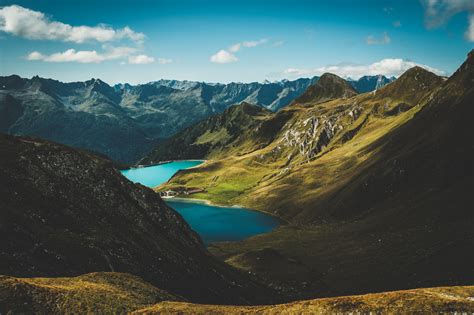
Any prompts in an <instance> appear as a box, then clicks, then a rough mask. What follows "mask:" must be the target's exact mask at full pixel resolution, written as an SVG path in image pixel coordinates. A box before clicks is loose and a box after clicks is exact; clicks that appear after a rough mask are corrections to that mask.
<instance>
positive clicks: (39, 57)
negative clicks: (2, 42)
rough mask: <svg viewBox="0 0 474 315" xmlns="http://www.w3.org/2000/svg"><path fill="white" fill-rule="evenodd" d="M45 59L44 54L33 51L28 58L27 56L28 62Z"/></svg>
mask: <svg viewBox="0 0 474 315" xmlns="http://www.w3.org/2000/svg"><path fill="white" fill-rule="evenodd" d="M44 58H45V56H44V55H43V54H42V53H40V52H37V51H33V52H32V53H30V54H29V55H28V56H26V59H28V60H42V59H44Z"/></svg>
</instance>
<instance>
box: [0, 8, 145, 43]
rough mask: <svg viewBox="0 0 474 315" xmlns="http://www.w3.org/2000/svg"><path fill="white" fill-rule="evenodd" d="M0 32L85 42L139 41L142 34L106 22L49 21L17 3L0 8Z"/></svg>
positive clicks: (40, 14)
mask: <svg viewBox="0 0 474 315" xmlns="http://www.w3.org/2000/svg"><path fill="white" fill-rule="evenodd" d="M0 31H2V32H5V33H8V34H11V35H14V36H19V37H24V38H27V39H37V40H57V41H64V42H74V43H84V42H88V41H97V42H101V43H103V42H111V41H118V40H122V39H129V40H132V41H134V42H137V43H139V42H142V41H143V40H144V39H145V34H143V33H140V32H135V31H133V30H132V29H131V28H129V27H128V26H126V27H124V28H121V29H113V28H111V27H109V26H106V25H97V26H72V25H69V24H65V23H62V22H57V21H52V20H50V19H49V18H48V17H47V16H46V15H45V14H44V13H42V12H38V11H33V10H30V9H27V8H24V7H21V6H19V5H11V6H6V7H3V8H1V9H0Z"/></svg>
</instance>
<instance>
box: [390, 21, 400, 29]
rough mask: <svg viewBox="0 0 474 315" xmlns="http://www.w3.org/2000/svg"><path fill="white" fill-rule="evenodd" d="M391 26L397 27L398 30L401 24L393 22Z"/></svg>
mask: <svg viewBox="0 0 474 315" xmlns="http://www.w3.org/2000/svg"><path fill="white" fill-rule="evenodd" d="M392 25H393V27H397V28H398V27H401V26H402V22H400V21H393V23H392Z"/></svg>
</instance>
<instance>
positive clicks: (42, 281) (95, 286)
mask: <svg viewBox="0 0 474 315" xmlns="http://www.w3.org/2000/svg"><path fill="white" fill-rule="evenodd" d="M178 299H179V300H182V298H181V299H180V298H179V297H176V296H173V295H171V294H169V293H167V292H165V291H163V290H160V289H158V288H156V287H154V286H152V285H151V284H148V283H147V282H145V281H143V280H142V279H141V278H139V277H136V276H132V275H130V274H126V273H113V272H100V273H90V274H86V275H82V276H79V277H74V278H14V277H7V276H0V313H1V314H10V313H9V312H11V313H13V314H32V313H35V314H65V313H68V314H86V313H91V314H92V313H94V314H124V313H127V312H130V311H132V310H136V309H138V308H143V307H145V306H148V305H151V304H154V303H157V302H159V301H174V300H178Z"/></svg>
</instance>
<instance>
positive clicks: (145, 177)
mask: <svg viewBox="0 0 474 315" xmlns="http://www.w3.org/2000/svg"><path fill="white" fill-rule="evenodd" d="M202 163H203V161H199V160H184V161H173V162H170V163H163V164H159V165H154V166H147V167H139V168H132V169H129V170H124V171H122V174H123V175H124V176H125V177H127V178H128V179H129V180H131V181H132V182H134V183H140V184H142V185H145V186H148V187H156V186H159V185H161V184H163V183H166V182H167V181H168V180H169V179H170V178H171V177H172V176H173V175H174V174H175V173H176V172H177V171H179V170H184V169H187V168H190V167H193V166H197V165H199V164H202Z"/></svg>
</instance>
